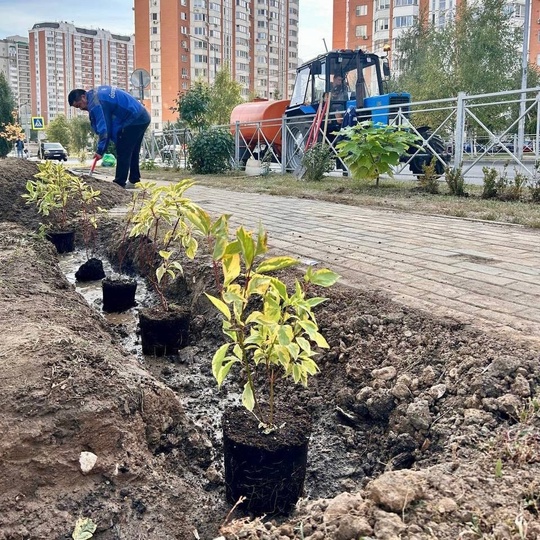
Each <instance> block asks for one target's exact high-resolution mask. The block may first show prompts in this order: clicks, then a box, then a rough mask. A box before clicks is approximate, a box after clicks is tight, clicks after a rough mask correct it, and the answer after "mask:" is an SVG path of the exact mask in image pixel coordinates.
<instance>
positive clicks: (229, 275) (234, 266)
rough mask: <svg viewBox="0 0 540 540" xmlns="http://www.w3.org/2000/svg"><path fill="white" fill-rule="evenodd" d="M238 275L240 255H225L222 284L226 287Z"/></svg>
mask: <svg viewBox="0 0 540 540" xmlns="http://www.w3.org/2000/svg"><path fill="white" fill-rule="evenodd" d="M239 275H240V256H239V255H238V254H237V253H236V254H234V255H227V256H226V257H224V258H223V286H224V287H226V286H227V285H229V283H232V282H233V281H234V280H235V279H236V278H237V277H238V276H239Z"/></svg>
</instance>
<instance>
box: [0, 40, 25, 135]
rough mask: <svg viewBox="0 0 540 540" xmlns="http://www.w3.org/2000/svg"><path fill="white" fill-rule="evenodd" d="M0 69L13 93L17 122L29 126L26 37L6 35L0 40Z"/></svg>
mask: <svg viewBox="0 0 540 540" xmlns="http://www.w3.org/2000/svg"><path fill="white" fill-rule="evenodd" d="M0 71H1V72H2V73H3V74H4V75H5V77H6V80H7V82H8V85H9V87H10V88H11V91H12V93H13V98H14V100H15V106H16V111H17V116H18V120H19V123H20V124H21V125H22V127H23V128H24V129H25V131H27V132H28V129H29V126H30V114H31V104H30V95H31V94H30V56H29V49H28V38H25V37H22V36H8V37H7V38H5V39H1V40H0Z"/></svg>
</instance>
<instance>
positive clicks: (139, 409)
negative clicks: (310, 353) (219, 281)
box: [0, 159, 540, 540]
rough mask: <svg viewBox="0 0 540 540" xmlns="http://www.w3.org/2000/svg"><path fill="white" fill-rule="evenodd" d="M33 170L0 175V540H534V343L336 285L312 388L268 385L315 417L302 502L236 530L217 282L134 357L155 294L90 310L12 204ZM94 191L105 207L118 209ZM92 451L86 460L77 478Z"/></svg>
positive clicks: (539, 528)
mask: <svg viewBox="0 0 540 540" xmlns="http://www.w3.org/2000/svg"><path fill="white" fill-rule="evenodd" d="M35 172H36V167H35V164H33V163H29V162H26V161H23V160H15V159H5V160H0V193H2V197H0V325H1V328H2V339H1V340H0V380H1V385H2V392H0V433H2V435H3V436H2V437H1V438H0V464H1V469H2V474H1V475H0V539H6V540H7V539H64V538H65V539H68V538H71V533H72V531H73V528H74V525H75V522H76V520H77V518H78V517H80V516H84V517H89V518H91V519H92V520H93V521H94V522H95V523H96V524H97V525H98V528H97V530H96V532H95V533H94V537H95V538H99V539H126V540H128V539H129V540H132V539H137V538H140V539H156V540H162V539H186V540H187V539H190V538H201V539H205V540H206V539H210V540H211V539H213V538H215V537H218V536H219V535H220V534H221V535H223V536H224V537H225V538H227V539H235V538H253V539H255V538H265V539H271V540H274V539H275V540H285V539H292V538H295V539H310V540H321V539H334V538H335V539H338V540H347V539H353V538H355V539H356V538H362V537H364V538H382V539H394V538H395V539H397V538H410V539H425V538H437V539H448V540H450V539H451V540H455V539H458V538H471V539H472V538H494V539H499V538H500V539H505V538H511V539H514V538H530V539H534V538H540V519H539V516H538V510H539V505H540V481H539V480H538V478H539V474H538V473H539V472H540V471H539V468H540V465H539V462H540V430H539V428H540V412H539V411H540V405H539V401H538V398H537V389H538V384H539V382H540V371H539V367H540V365H539V357H540V355H539V351H538V350H537V348H535V345H534V344H531V343H520V342H518V341H517V340H516V341H512V340H509V339H508V337H507V336H505V338H504V339H503V338H502V337H500V336H497V335H496V334H493V333H491V334H490V333H482V332H480V331H478V330H474V329H472V328H470V327H467V326H464V325H462V324H461V323H460V322H459V321H455V320H452V319H437V318H434V317H431V316H430V314H428V313H425V312H421V311H417V310H412V309H409V308H407V307H406V306H402V305H398V304H395V303H393V302H390V301H389V300H388V299H387V298H386V297H385V296H384V295H382V294H379V293H378V292H377V291H358V290H350V289H346V288H344V287H340V286H337V287H334V288H333V289H332V290H330V291H328V290H325V291H324V294H325V295H326V296H329V298H330V300H329V301H328V302H327V303H325V304H322V305H321V306H319V307H318V308H317V318H318V321H319V323H320V327H321V332H322V333H323V335H325V337H326V338H327V340H328V342H329V344H330V349H329V350H328V351H327V352H325V353H324V354H322V355H321V356H320V357H319V359H318V363H319V367H320V368H321V372H320V374H319V375H317V376H315V377H313V378H312V379H311V382H310V385H309V386H308V388H306V389H303V388H294V389H292V388H291V387H289V386H287V385H283V386H282V387H281V388H280V389H279V390H280V395H282V396H284V398H283V399H282V400H281V402H280V405H281V406H282V407H290V406H291V405H293V404H296V405H300V406H302V407H303V408H304V409H305V410H306V411H309V412H310V413H311V415H312V420H313V434H312V437H311V443H310V449H309V455H308V473H307V478H306V485H305V499H303V500H302V501H301V502H300V503H299V504H298V507H297V511H296V512H295V513H294V514H293V515H292V516H291V517H290V518H288V519H275V518H274V519H272V520H268V519H265V518H262V519H255V520H249V519H248V518H249V517H245V516H242V515H241V514H239V513H238V512H233V513H232V514H231V515H230V516H229V517H228V518H227V515H228V513H229V511H230V509H231V506H230V505H229V504H228V503H227V502H226V501H225V489H224V484H223V464H222V439H221V433H220V426H221V415H222V412H223V409H224V408H225V407H226V406H227V405H228V404H236V403H238V400H239V395H238V392H239V388H240V386H239V384H238V383H239V382H240V380H239V378H238V376H233V377H231V379H230V381H228V382H227V383H225V384H224V385H223V387H222V388H221V389H219V390H218V388H217V387H216V384H215V381H214V380H213V378H212V374H211V358H212V355H213V352H214V351H215V349H216V347H217V346H219V344H221V342H222V341H221V339H222V338H221V331H220V320H219V316H218V315H217V314H215V313H214V311H213V310H212V309H211V308H210V306H209V305H208V303H207V302H205V299H204V296H203V294H202V293H203V291H204V290H205V289H206V288H211V285H210V283H211V280H210V268H209V266H208V265H207V264H202V265H201V264H197V265H195V264H192V265H187V266H186V268H185V271H186V276H188V277H187V279H186V280H184V281H183V282H179V283H178V284H177V286H176V287H174V288H171V290H170V291H169V294H170V297H171V299H173V300H175V301H178V302H184V303H186V304H187V305H189V306H190V307H191V308H192V322H191V328H190V330H191V333H190V342H189V345H188V346H187V347H185V348H183V349H181V350H180V352H179V353H178V355H175V356H173V357H166V358H162V359H156V358H152V357H149V356H143V355H142V353H141V352H140V340H139V337H138V335H137V334H136V330H135V327H136V313H137V310H138V309H139V308H140V306H141V305H142V304H152V301H153V299H152V296H151V294H149V293H144V294H143V295H142V296H141V297H139V306H137V307H136V308H134V309H133V310H131V312H130V313H128V314H126V315H124V316H122V317H121V318H118V319H111V318H109V316H108V315H107V316H104V314H103V313H102V312H101V306H100V300H99V295H96V293H95V291H94V292H91V294H90V293H89V294H90V297H91V298H92V299H90V300H89V301H87V300H86V298H85V296H83V295H82V294H81V293H83V292H84V291H83V289H84V288H86V291H89V290H90V291H91V286H90V285H89V284H85V285H84V287H81V288H79V287H78V286H77V287H75V285H74V284H73V278H72V275H73V272H74V271H75V269H76V268H75V269H73V268H74V267H75V266H76V265H75V264H74V263H69V264H67V263H66V259H65V258H63V257H64V256H61V257H59V256H58V254H57V253H56V252H55V251H54V250H53V248H52V246H51V244H50V243H49V242H47V241H45V240H42V239H40V238H37V237H36V235H35V234H34V233H33V231H35V229H36V228H37V225H38V223H39V216H37V214H36V213H35V212H33V210H32V209H31V208H29V207H27V206H26V205H25V204H24V201H23V200H22V199H21V198H20V195H21V194H22V193H23V191H24V186H25V184H26V181H27V180H29V179H30V178H31V177H32V175H33V174H35ZM90 181H91V182H93V183H94V182H95V185H94V187H95V188H96V189H100V190H101V191H102V206H107V205H108V207H112V206H116V205H122V204H125V202H126V200H127V197H129V195H128V194H126V193H125V192H124V191H123V190H121V189H120V188H118V187H117V186H115V185H113V184H110V183H108V182H104V181H101V182H100V181H99V180H96V179H91V180H90ZM114 226H115V225H114V223H111V222H104V223H103V227H102V228H100V231H101V240H100V250H98V251H99V252H100V253H101V254H103V255H104V254H106V253H108V252H109V251H110V247H109V239H110V238H111V237H113V236H114V234H113V233H112V231H113V230H114ZM70 269H71V270H70ZM108 271H110V267H109V266H107V265H106V272H108ZM66 274H67V275H68V277H69V279H68V277H66ZM70 276H71V277H70ZM92 295H94V296H92ZM86 296H88V295H86ZM83 451H89V452H92V453H94V454H95V455H97V463H96V465H95V467H94V468H93V469H92V470H91V471H89V472H87V473H84V474H83V472H82V471H81V467H80V465H79V456H80V453H81V452H83ZM226 518H227V522H226V523H225V521H226Z"/></svg>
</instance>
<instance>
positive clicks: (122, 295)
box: [101, 189, 147, 313]
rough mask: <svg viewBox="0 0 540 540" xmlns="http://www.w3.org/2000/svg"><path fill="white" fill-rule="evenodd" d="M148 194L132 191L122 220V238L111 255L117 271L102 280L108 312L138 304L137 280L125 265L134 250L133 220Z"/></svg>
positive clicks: (105, 309)
mask: <svg viewBox="0 0 540 540" xmlns="http://www.w3.org/2000/svg"><path fill="white" fill-rule="evenodd" d="M146 194H147V192H146V191H145V190H139V189H137V190H135V191H133V192H132V199H131V205H130V207H129V209H128V211H127V213H126V216H125V218H124V219H123V222H122V229H121V231H122V234H121V238H120V241H119V244H118V245H117V246H115V250H114V253H113V254H112V255H111V262H112V263H113V265H115V268H116V269H117V273H116V274H113V275H110V276H107V277H106V278H105V279H103V280H102V282H101V289H102V298H103V311H104V312H106V313H121V312H123V311H126V310H128V309H130V308H132V307H133V306H135V305H136V301H135V295H136V293H137V280H136V279H135V278H133V277H130V276H129V275H127V274H126V273H125V272H124V270H125V268H124V265H125V260H126V257H127V255H128V251H131V252H133V249H132V248H133V245H132V244H133V243H132V242H131V241H130V238H129V233H130V231H131V227H132V221H131V220H132V217H133V215H134V213H135V212H136V208H137V205H138V204H140V202H141V200H142V199H143V198H144V196H145V195H146Z"/></svg>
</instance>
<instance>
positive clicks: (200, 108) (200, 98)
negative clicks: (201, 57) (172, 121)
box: [173, 81, 210, 131]
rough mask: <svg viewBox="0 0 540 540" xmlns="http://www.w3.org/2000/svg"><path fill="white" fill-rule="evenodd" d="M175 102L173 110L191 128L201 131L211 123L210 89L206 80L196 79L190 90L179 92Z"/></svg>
mask: <svg viewBox="0 0 540 540" xmlns="http://www.w3.org/2000/svg"><path fill="white" fill-rule="evenodd" d="M175 103H176V107H174V108H173V110H174V111H178V113H179V115H180V120H182V121H183V122H185V123H186V124H187V125H188V126H189V127H190V128H191V129H197V130H199V131H201V130H203V129H204V128H206V127H208V126H209V125H210V116H209V114H208V113H209V109H210V89H209V88H208V85H207V84H206V83H205V82H203V81H196V82H195V83H194V84H193V86H192V87H191V88H190V89H189V90H187V91H186V92H183V93H178V97H177V98H176V99H175Z"/></svg>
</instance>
